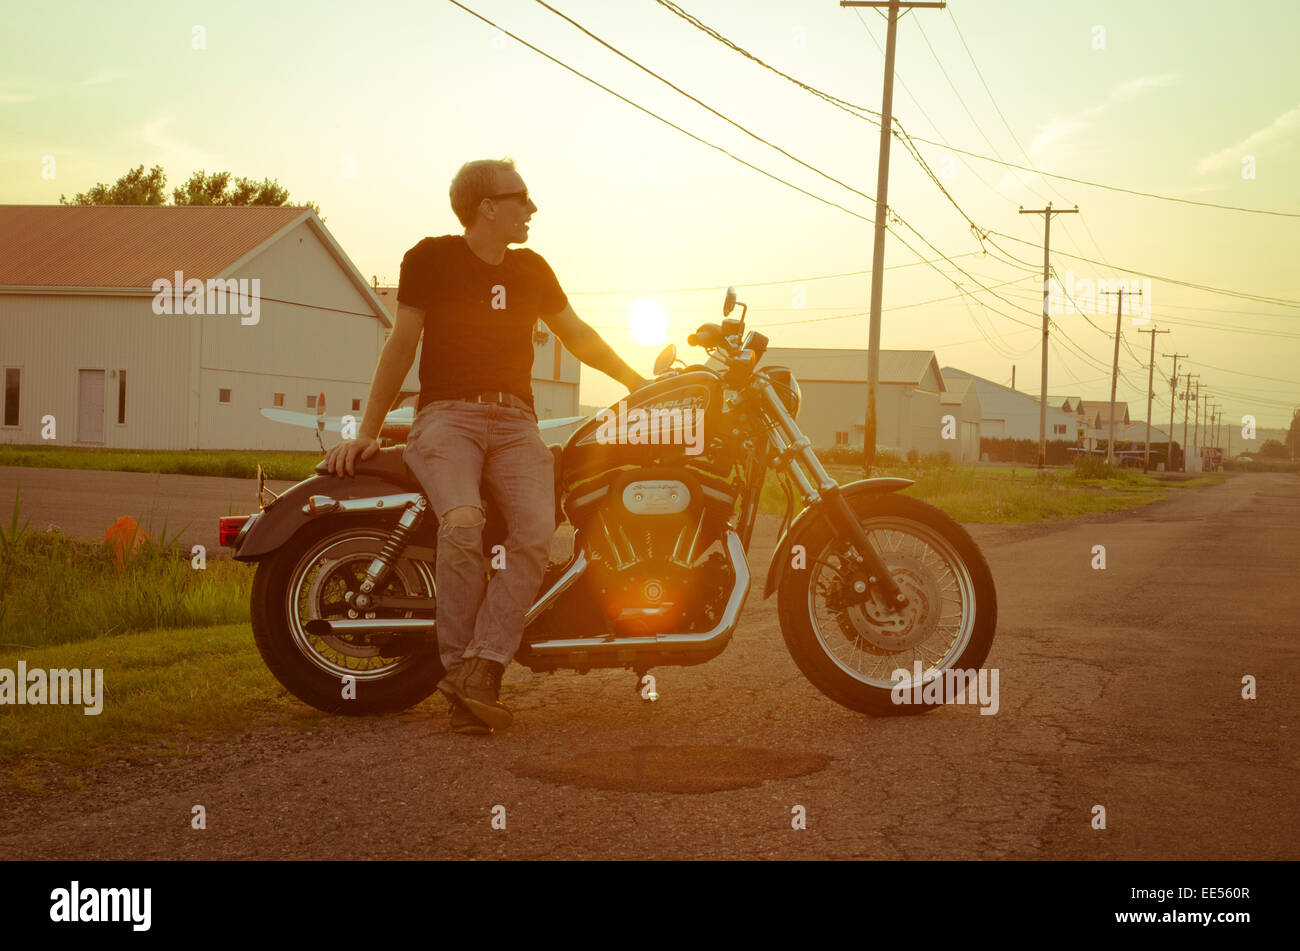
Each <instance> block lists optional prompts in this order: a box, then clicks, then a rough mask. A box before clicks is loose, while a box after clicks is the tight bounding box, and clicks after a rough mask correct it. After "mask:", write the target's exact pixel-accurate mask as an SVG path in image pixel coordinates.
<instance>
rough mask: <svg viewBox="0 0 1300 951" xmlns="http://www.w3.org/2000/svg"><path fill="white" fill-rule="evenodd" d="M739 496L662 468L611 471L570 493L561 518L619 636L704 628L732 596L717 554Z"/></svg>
mask: <svg viewBox="0 0 1300 951" xmlns="http://www.w3.org/2000/svg"><path fill="white" fill-rule="evenodd" d="M736 498H737V493H736V491H735V490H734V489H733V488H732V487H731V486H730V485H729V484H728V483H726V482H724V481H723V480H721V479H718V478H716V477H714V476H710V475H708V474H707V473H703V472H699V471H698V470H694V469H688V468H673V467H666V466H651V467H642V468H639V469H635V470H612V471H610V472H606V473H604V474H602V475H601V476H598V477H596V478H595V479H592V480H590V481H588V482H586V483H584V484H583V485H581V486H579V487H577V488H576V489H574V491H573V492H571V493H570V495H569V497H568V499H567V500H566V501H565V512H566V514H567V515H568V518H569V521H570V522H572V523H573V525H574V527H575V528H576V529H577V532H578V535H577V538H578V540H579V542H580V543H581V544H582V545H583V546H584V548H585V551H586V555H587V559H588V561H589V562H590V567H589V568H588V572H589V573H590V574H591V584H589V585H588V586H587V590H588V591H589V592H590V593H591V595H592V596H594V597H595V598H597V599H598V600H599V602H600V605H601V609H602V610H601V613H602V614H603V616H604V617H605V618H606V619H607V620H608V621H609V622H610V624H611V625H612V627H613V630H614V632H615V633H616V634H621V635H649V634H664V633H671V632H676V631H692V630H707V629H708V628H709V627H711V626H712V624H713V623H714V621H715V620H716V617H717V612H718V610H719V609H720V605H721V602H722V601H723V600H725V595H726V593H727V591H729V587H728V580H727V579H728V576H729V569H727V568H726V560H725V558H723V557H722V556H721V554H717V553H715V554H714V555H712V556H710V557H709V558H707V559H705V560H704V561H703V563H701V564H696V562H697V561H699V560H700V559H701V557H702V556H703V555H704V553H705V552H707V551H708V549H709V547H710V546H712V545H713V544H714V543H715V542H716V541H718V539H719V538H721V535H722V530H723V529H724V528H725V527H726V525H727V522H728V520H729V519H730V518H731V515H732V513H733V512H734V510H735V504H736Z"/></svg>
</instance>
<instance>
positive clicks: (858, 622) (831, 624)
mask: <svg viewBox="0 0 1300 951" xmlns="http://www.w3.org/2000/svg"><path fill="white" fill-rule="evenodd" d="M863 528H864V529H866V531H867V537H868V538H870V539H871V543H872V544H873V545H874V546H875V548H876V551H877V553H879V555H880V558H881V560H882V561H883V562H884V563H885V567H886V569H887V570H888V571H889V573H890V575H891V576H892V577H893V579H894V582H895V583H896V584H897V585H898V587H899V588H900V590H902V592H903V594H905V595H906V596H907V605H906V606H905V607H903V608H902V609H901V610H898V611H891V610H890V609H889V608H888V606H886V605H885V604H884V603H883V602H882V601H881V600H880V599H879V596H878V595H877V596H873V598H872V599H871V600H870V601H865V602H861V603H859V604H854V605H850V606H847V607H841V606H839V605H838V601H839V598H840V597H841V596H842V595H843V593H844V587H845V579H846V578H847V576H848V575H849V574H850V567H849V565H850V562H849V560H848V559H847V558H846V557H845V555H844V554H842V553H841V551H842V549H841V546H839V545H838V543H836V542H832V543H831V544H829V545H827V547H826V549H825V550H823V551H822V552H821V553H819V554H818V556H817V558H816V561H815V562H814V564H813V567H812V572H813V577H812V579H811V582H810V584H809V585H808V616H809V622H810V623H811V625H812V627H813V630H814V632H815V633H816V636H817V641H818V643H819V644H820V645H821V647H822V649H823V650H824V651H825V652H826V655H827V657H829V658H831V659H832V660H833V661H834V662H835V663H836V664H837V665H838V666H839V667H840V669H841V670H843V671H844V672H845V673H847V674H848V675H849V676H850V677H853V678H855V679H857V680H860V681H861V682H862V683H865V684H868V685H870V686H873V687H883V688H886V689H889V688H892V687H893V686H894V685H895V684H896V683H897V681H896V680H895V679H894V678H893V673H894V671H895V670H899V669H901V670H904V671H906V672H907V675H908V682H910V681H911V679H913V675H914V671H915V669H916V664H917V663H918V662H919V663H920V665H921V671H922V676H924V673H925V671H927V670H932V669H936V668H937V669H943V668H945V667H948V666H951V662H952V661H953V660H955V659H956V658H957V657H959V656H960V655H961V653H962V651H963V650H965V648H966V645H967V643H969V641H970V636H971V632H972V631H973V630H974V627H975V606H974V593H975V585H974V582H973V581H972V579H971V576H970V572H969V571H968V570H967V568H966V565H965V563H964V562H963V561H962V559H961V557H960V556H958V555H957V553H956V551H955V550H954V549H953V546H952V545H951V544H950V543H949V542H948V541H946V540H945V539H944V538H943V537H942V536H941V535H939V534H938V533H937V532H935V531H934V530H933V529H930V528H928V527H926V526H925V525H923V524H920V523H917V522H912V521H907V520H903V519H898V518H888V519H877V520H873V521H871V522H870V523H864V524H863ZM835 549H841V550H835Z"/></svg>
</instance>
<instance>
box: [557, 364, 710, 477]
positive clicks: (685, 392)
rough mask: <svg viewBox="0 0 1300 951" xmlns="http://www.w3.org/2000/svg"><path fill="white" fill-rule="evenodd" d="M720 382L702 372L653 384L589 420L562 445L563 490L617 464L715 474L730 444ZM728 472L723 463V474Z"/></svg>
mask: <svg viewBox="0 0 1300 951" xmlns="http://www.w3.org/2000/svg"><path fill="white" fill-rule="evenodd" d="M723 409H724V406H723V391H722V381H721V380H719V379H718V377H717V376H716V375H715V374H713V373H710V372H709V371H708V370H704V369H701V370H688V371H685V372H683V373H678V374H675V375H673V376H670V377H665V378H664V379H662V380H656V381H654V382H653V383H651V384H649V385H648V386H644V387H642V388H641V389H639V390H637V391H636V392H635V393H630V394H628V395H627V396H625V397H624V398H623V399H622V400H620V401H619V402H618V403H615V404H613V405H611V406H610V407H608V408H607V409H605V410H603V411H601V412H600V413H597V414H596V416H595V418H593V419H591V420H589V421H588V422H587V423H585V424H584V425H583V426H582V428H580V429H579V430H578V431H577V432H575V433H574V434H573V435H572V436H570V437H569V441H568V442H567V443H565V446H564V456H563V467H562V472H563V481H564V483H565V486H566V488H567V487H569V486H573V485H575V484H577V483H579V482H581V481H583V480H584V479H588V478H590V477H591V476H593V475H597V474H599V473H601V472H605V471H607V470H609V469H614V468H618V467H619V466H629V465H631V466H651V465H667V466H680V465H687V464H697V465H700V466H703V467H704V468H706V469H713V470H715V471H716V470H717V468H718V466H719V464H720V462H722V461H723V460H720V459H719V456H723V455H727V454H728V451H729V449H730V448H731V443H732V442H733V441H734V438H733V434H732V433H731V432H730V429H728V428H727V427H726V424H725V423H724V420H723ZM729 468H730V463H729V462H726V467H725V469H724V470H723V471H726V470H727V469H729Z"/></svg>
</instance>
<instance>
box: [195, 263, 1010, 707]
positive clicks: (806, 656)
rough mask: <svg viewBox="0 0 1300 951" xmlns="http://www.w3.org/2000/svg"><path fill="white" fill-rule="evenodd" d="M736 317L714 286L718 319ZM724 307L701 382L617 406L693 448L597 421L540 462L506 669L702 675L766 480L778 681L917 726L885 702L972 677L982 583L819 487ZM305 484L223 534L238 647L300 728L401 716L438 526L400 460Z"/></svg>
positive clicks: (914, 527) (866, 489)
mask: <svg viewBox="0 0 1300 951" xmlns="http://www.w3.org/2000/svg"><path fill="white" fill-rule="evenodd" d="M736 304H737V301H736V295H735V289H734V288H730V289H728V291H727V296H726V301H725V303H724V305H723V309H722V313H723V317H724V318H728V317H729V316H730V314H731V313H732V311H733V309H734V308H735V306H736ZM740 307H741V316H740V319H739V320H736V319H724V320H723V321H722V322H721V324H711V323H710V324H704V325H703V326H701V327H700V328H699V330H697V331H696V332H695V333H694V334H692V335H691V336H690V337H689V338H688V343H689V344H690V345H691V346H698V347H702V348H703V349H704V350H705V351H706V352H707V353H708V354H709V357H710V360H709V363H708V364H696V365H692V366H686V365H684V364H683V363H682V362H681V361H679V360H678V359H677V355H676V350H675V348H674V347H673V346H671V345H670V346H669V347H668V348H666V349H665V350H664V352H663V353H662V354H660V356H659V358H658V360H657V361H656V363H655V368H654V374H655V376H654V379H653V381H652V382H650V383H649V384H648V385H646V386H644V387H642V388H641V389H638V390H636V391H635V392H634V393H632V394H631V395H629V396H628V397H626V407H627V412H628V414H629V416H630V415H631V414H632V412H633V411H634V410H636V409H641V410H643V411H648V410H657V411H659V412H667V413H670V414H671V413H673V412H675V411H677V410H681V411H682V412H683V413H685V412H693V413H694V414H695V417H696V419H697V421H698V423H699V424H702V426H703V431H702V436H703V438H702V439H700V440H697V443H698V444H697V445H695V446H693V447H688V446H684V445H682V444H677V443H671V442H670V443H667V444H663V443H657V444H653V443H652V444H639V445H638V444H634V441H633V440H632V439H626V440H615V441H611V440H609V439H608V438H601V437H602V431H601V425H602V422H601V418H600V417H599V416H598V417H594V418H592V419H590V420H588V421H587V422H586V423H584V424H583V425H582V426H581V427H580V428H578V429H577V430H576V431H575V432H574V433H573V435H572V436H571V437H570V438H569V439H568V440H567V442H566V444H565V445H564V447H563V448H562V449H561V448H560V447H558V446H555V447H552V458H553V463H554V466H555V507H556V523H557V526H563V525H565V524H566V523H567V524H568V525H571V526H572V529H573V550H572V554H571V555H569V556H568V557H567V559H565V560H563V561H561V562H559V563H557V562H554V561H553V562H551V563H550V564H549V565H548V567H547V570H546V574H545V577H544V578H543V581H542V584H541V587H540V590H539V592H538V595H537V598H536V601H535V603H534V604H533V606H532V608H531V609H530V610H529V611H528V612H527V615H526V618H525V629H524V634H523V641H522V644H521V646H520V649H519V651H518V653H517V654H516V656H515V658H514V659H515V660H516V661H517V662H518V663H520V664H523V665H524V666H526V667H529V668H531V669H532V670H534V671H554V670H560V669H568V670H577V671H580V672H583V673H586V672H587V671H589V670H591V669H593V668H598V667H602V668H603V667H622V668H630V669H632V670H633V671H635V672H636V676H637V682H638V683H640V682H641V677H642V675H643V674H644V673H645V672H646V671H647V670H649V669H650V668H652V667H660V666H687V665H692V664H701V663H704V662H706V661H708V660H711V659H713V658H714V657H717V656H718V654H719V653H721V652H722V651H723V650H724V649H725V648H726V646H727V644H728V643H729V642H730V641H731V638H732V635H733V634H734V633H735V631H736V628H737V626H738V625H739V623H740V618H741V613H742V610H743V609H744V607H745V601H746V598H747V596H748V594H749V590H750V567H749V564H748V560H747V553H748V550H749V544H750V538H751V536H752V534H753V531H754V525H755V521H756V519H757V516H758V512H759V501H760V497H761V495H762V491H763V487H764V485H765V482H766V481H767V477H768V474H769V472H770V473H773V474H774V481H776V482H777V483H778V484H779V486H780V489H781V490H782V491H783V493H784V497H785V515H784V518H783V520H782V524H781V531H780V533H779V541H778V542H777V544H776V548H775V550H774V551H773V553H772V557H771V562H770V564H769V566H768V571H767V582H766V585H765V587H764V591H763V597H764V598H767V597H770V596H771V595H772V594H773V593H775V594H776V596H777V610H778V616H779V619H780V626H781V632H782V635H783V636H784V639H785V643H786V645H787V647H788V649H789V651H790V654H791V656H792V657H793V659H794V661H795V663H796V664H797V665H798V667H799V669H800V670H801V671H803V673H804V674H805V676H807V678H808V679H809V680H810V681H812V683H813V684H814V685H815V686H816V687H817V688H818V689H819V690H821V691H822V693H824V694H825V695H826V696H828V697H830V698H831V699H832V700H835V701H836V702H838V703H840V704H843V705H844V706H846V707H849V708H851V709H853V710H857V711H861V712H863V713H869V714H876V715H890V714H906V713H915V712H918V711H922V710H925V709H927V708H928V707H930V706H933V705H934V704H932V703H895V702H894V701H893V699H892V696H891V695H893V694H895V693H896V692H897V691H896V688H898V687H899V685H900V684H901V685H903V686H908V685H912V684H914V683H915V672H916V669H917V668H916V666H915V665H916V663H917V662H919V663H920V668H919V669H920V670H921V671H922V678H921V679H922V681H928V680H930V679H933V678H934V677H942V676H943V671H944V670H946V669H950V668H953V669H967V670H968V669H973V668H978V667H979V666H980V665H981V664H982V663H983V661H984V659H985V657H986V656H987V654H988V652H989V647H990V645H991V643H992V640H993V634H994V630H995V628H996V624H997V598H996V593H995V591H994V586H993V579H992V576H991V574H990V572H989V568H988V565H987V564H986V563H985V560H984V557H983V555H982V554H981V553H980V550H979V548H978V547H977V546H976V545H975V543H974V541H973V540H972V539H971V537H970V535H969V534H968V533H967V532H966V531H965V529H963V528H962V527H961V526H960V525H959V524H957V523H956V522H955V521H953V520H952V519H951V518H949V517H948V516H947V515H945V514H944V513H943V512H941V511H940V510H939V509H937V508H935V507H933V506H931V505H928V504H926V503H924V502H921V501H918V500H916V499H913V498H910V497H907V496H900V495H896V494H894V493H896V492H897V491H898V490H900V489H903V488H905V487H907V486H908V485H910V484H911V482H910V481H909V480H907V479H898V478H872V479H865V480H862V481H858V482H852V483H849V484H846V485H839V484H838V483H837V482H836V481H835V479H833V478H831V476H830V475H828V474H827V472H826V470H825V468H823V466H822V464H821V462H820V460H819V459H818V458H817V456H816V455H814V453H813V451H812V448H811V446H810V445H809V442H808V439H807V438H806V437H805V436H804V435H803V433H802V432H801V431H800V430H799V427H798V425H797V424H796V419H797V417H798V415H799V408H800V406H799V404H800V391H799V384H798V381H797V380H795V379H794V377H793V375H792V374H791V373H790V371H789V370H788V369H786V368H783V367H778V366H764V367H760V366H759V363H760V361H761V359H762V357H763V354H764V351H765V350H766V348H767V346H768V339H767V338H766V337H765V336H764V335H763V334H761V333H758V332H756V331H749V332H748V333H746V332H745V314H746V311H747V308H746V307H745V305H744V304H743V303H741V304H740ZM742 338H743V339H742ZM611 412H612V410H611ZM606 421H607V420H606ZM606 432H607V430H606ZM641 441H642V442H644V440H641ZM691 449H693V450H694V452H693V453H692V452H691V451H689V450H691ZM316 472H317V473H318V475H316V476H315V477H313V478H310V479H307V480H305V481H303V482H300V483H298V484H297V485H295V486H293V487H292V488H291V489H289V490H287V491H285V492H284V493H283V494H282V495H280V496H279V497H278V498H275V499H274V500H273V501H271V502H269V504H265V505H263V506H262V507H261V511H259V512H258V513H257V514H254V515H245V516H234V517H228V518H223V519H222V520H221V536H222V543H223V544H225V545H229V546H230V547H232V548H233V549H234V557H235V558H236V559H237V560H239V561H245V562H257V574H256V577H255V580H254V583H253V593H252V626H253V633H254V636H255V638H256V642H257V646H258V649H259V650H260V652H261V654H262V657H263V658H264V659H265V661H266V664H267V666H268V667H270V669H271V671H272V673H274V675H275V676H276V677H277V678H278V679H279V681H280V682H281V683H282V684H283V685H284V686H285V687H286V688H288V690H289V691H290V692H291V693H293V694H294V695H295V696H297V697H298V698H300V699H302V700H304V701H306V702H307V703H309V704H311V705H312V706H314V707H317V708H318V709H321V710H324V711H327V712H331V713H342V714H370V713H383V712H391V711H397V710H402V709H405V708H406V707H409V706H411V705H413V704H415V703H418V702H419V701H421V700H423V699H424V698H426V697H427V696H429V694H431V693H432V692H433V691H434V689H435V685H436V684H437V683H438V681H439V679H440V678H441V677H442V674H443V670H442V665H441V662H440V660H439V656H438V650H437V633H436V623H437V622H436V617H437V591H436V589H435V586H434V578H435V572H434V565H435V559H436V557H437V543H438V533H437V519H436V517H435V516H434V514H433V513H431V512H430V511H429V504H428V500H427V499H426V497H425V495H424V494H423V491H422V489H421V487H420V485H419V483H418V482H417V481H416V479H415V477H414V475H413V474H412V473H411V471H410V470H409V469H408V468H407V467H406V465H405V463H404V462H403V460H402V447H400V446H398V447H393V448H386V449H381V450H380V451H379V452H378V453H377V454H376V455H375V456H374V457H372V458H371V459H369V460H367V461H365V462H360V461H358V463H357V465H356V477H355V478H348V479H339V478H337V477H336V476H334V475H332V474H330V473H328V471H327V470H326V469H325V466H324V463H323V462H322V463H321V464H320V465H318V466H317V467H316ZM796 492H797V494H798V497H799V500H800V502H801V503H802V505H801V509H800V511H799V512H798V515H797V517H794V518H793V519H792V516H793V515H794V512H795V494H796ZM261 499H262V491H261V487H260V486H259V501H261ZM484 502H485V507H486V509H487V524H486V526H485V531H484V536H485V537H484V554H485V559H484V568H485V571H487V572H488V573H489V574H490V573H491V572H492V571H493V570H494V569H493V568H492V567H491V564H492V561H493V559H491V558H490V557H488V556H489V553H490V552H491V551H492V549H493V546H496V545H498V544H499V543H500V542H501V541H502V540H503V539H504V537H505V526H504V525H503V524H502V522H501V518H500V515H499V512H498V511H496V510H495V508H494V506H493V502H492V499H491V498H490V493H488V494H487V497H486V498H485V499H484ZM896 671H897V672H898V673H895V672H896ZM903 675H905V676H903ZM900 676H903V679H902V680H900V679H899V677H900ZM908 689H909V692H915V693H917V694H919V693H920V691H912V690H911V688H910V687H909V688H908Z"/></svg>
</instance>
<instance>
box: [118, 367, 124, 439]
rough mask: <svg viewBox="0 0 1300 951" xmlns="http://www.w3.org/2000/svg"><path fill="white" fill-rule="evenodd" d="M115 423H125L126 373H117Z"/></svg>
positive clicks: (122, 371)
mask: <svg viewBox="0 0 1300 951" xmlns="http://www.w3.org/2000/svg"><path fill="white" fill-rule="evenodd" d="M117 423H118V425H119V426H122V425H125V423H126V371H125V370H118V371H117Z"/></svg>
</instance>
